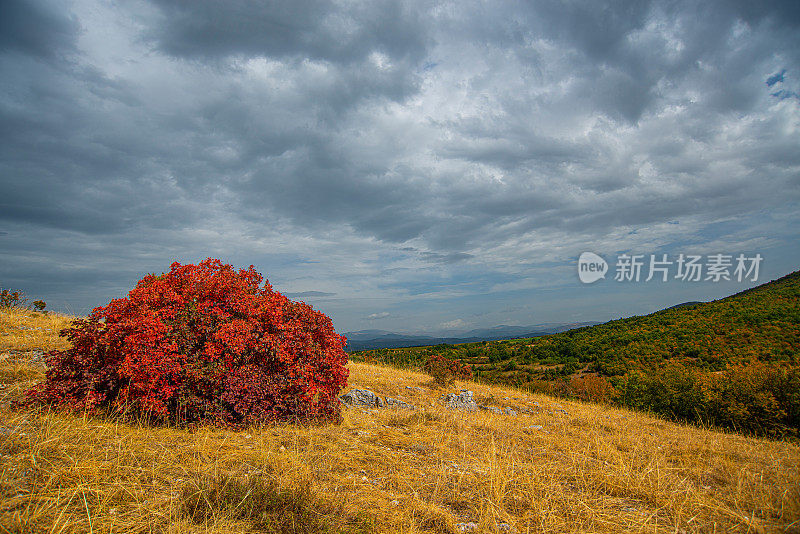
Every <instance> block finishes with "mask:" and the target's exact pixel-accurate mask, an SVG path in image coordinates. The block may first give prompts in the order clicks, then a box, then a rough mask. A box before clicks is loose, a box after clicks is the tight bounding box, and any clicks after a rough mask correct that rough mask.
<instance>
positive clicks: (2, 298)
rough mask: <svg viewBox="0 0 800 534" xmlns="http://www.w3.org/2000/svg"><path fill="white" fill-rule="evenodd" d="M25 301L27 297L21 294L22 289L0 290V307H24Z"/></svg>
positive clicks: (26, 301)
mask: <svg viewBox="0 0 800 534" xmlns="http://www.w3.org/2000/svg"><path fill="white" fill-rule="evenodd" d="M27 303H28V299H26V298H25V297H24V296H23V295H22V291H12V290H10V289H3V290H0V308H24V307H26V306H27Z"/></svg>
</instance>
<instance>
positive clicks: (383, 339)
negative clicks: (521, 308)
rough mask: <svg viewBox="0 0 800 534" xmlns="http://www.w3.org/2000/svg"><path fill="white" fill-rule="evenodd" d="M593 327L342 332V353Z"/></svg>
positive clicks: (557, 325) (552, 325)
mask: <svg viewBox="0 0 800 534" xmlns="http://www.w3.org/2000/svg"><path fill="white" fill-rule="evenodd" d="M596 324H599V323H598V322H596V321H590V322H584V323H544V324H537V325H530V326H509V325H499V326H494V327H491V328H482V329H481V328H479V329H474V330H469V331H467V332H459V333H456V334H454V335H452V336H430V335H421V334H398V333H396V332H389V331H387V330H359V331H358V332H345V333H344V336H345V337H347V349H346V350H347V351H348V352H355V351H359V350H369V349H396V348H403V347H419V346H426V345H439V344H442V343H445V344H448V345H453V344H457V343H474V342H476V341H494V340H498V339H517V338H524V337H537V336H544V335H547V334H557V333H559V332H566V331H567V330H572V329H573V328H580V327H582V326H592V325H596Z"/></svg>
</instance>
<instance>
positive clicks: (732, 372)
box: [703, 360, 800, 436]
mask: <svg viewBox="0 0 800 534" xmlns="http://www.w3.org/2000/svg"><path fill="white" fill-rule="evenodd" d="M703 389H704V393H705V397H706V402H707V416H708V418H709V420H710V421H711V422H713V423H714V424H716V425H718V426H725V427H730V428H735V429H737V430H743V431H746V432H751V433H755V434H765V435H773V436H774V435H782V434H797V432H798V430H800V369H799V368H797V367H789V366H778V365H770V364H766V363H764V362H761V361H758V360H754V361H750V362H747V363H746V364H737V365H729V366H728V367H727V368H726V369H725V370H724V371H723V372H721V373H715V374H713V375H709V376H708V378H707V380H706V381H705V383H704V384H703Z"/></svg>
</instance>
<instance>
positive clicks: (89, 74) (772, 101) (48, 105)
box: [0, 0, 800, 330]
mask: <svg viewBox="0 0 800 534" xmlns="http://www.w3.org/2000/svg"><path fill="white" fill-rule="evenodd" d="M799 26H800V8H798V5H797V3H796V2H771V3H770V2H768V3H759V4H758V8H757V9H756V7H755V4H752V3H749V2H722V1H720V2H703V3H697V2H638V1H636V2H613V3H604V2H569V3H564V2H558V1H555V0H553V1H551V0H543V1H537V2H530V3H514V2H496V3H491V4H488V3H483V2H469V1H467V2H449V3H448V2H424V1H420V2H400V1H391V0H380V1H376V2H365V3H357V2H313V1H300V2H291V3H287V2H247V1H244V0H236V1H231V2H215V1H211V0H201V1H197V2H191V3H187V2H179V1H170V0H153V1H126V2H120V3H114V4H108V3H105V2H94V1H91V0H85V1H83V0H82V1H75V2H55V1H28V2H25V1H20V0H13V1H7V2H3V4H2V6H0V285H2V286H3V287H6V286H9V287H19V288H22V289H24V290H25V291H26V292H27V293H29V294H32V295H35V296H40V297H42V298H45V299H46V300H48V302H51V303H53V305H54V306H56V307H59V308H61V309H69V310H71V311H75V312H78V313H83V312H84V311H86V310H87V309H90V308H91V307H93V306H96V305H101V304H104V303H105V302H107V301H108V299H110V298H113V297H116V296H120V295H121V294H124V292H125V291H126V290H127V289H129V288H130V287H131V286H132V284H133V283H134V282H135V280H137V279H138V278H140V277H141V276H142V275H143V274H145V273H147V272H160V271H163V270H166V269H167V268H168V267H169V264H170V263H171V262H172V261H175V260H177V261H183V262H190V261H191V262H195V261H198V260H202V259H204V258H205V257H207V256H212V257H219V258H221V259H223V260H225V261H227V262H230V263H234V264H236V265H238V266H247V265H250V264H254V265H255V266H256V267H257V268H258V270H259V271H261V272H263V273H264V274H265V276H267V277H268V278H269V279H270V282H271V283H273V285H274V286H275V287H276V288H277V289H278V290H281V291H285V292H287V293H288V294H290V295H296V296H297V297H298V298H299V297H302V298H307V299H308V300H310V301H318V304H317V305H319V306H321V307H323V309H324V310H325V311H327V312H329V313H331V314H332V315H333V316H334V320H335V322H336V324H337V328H339V329H356V328H358V327H359V325H360V322H361V321H363V320H364V318H365V317H367V318H369V321H370V324H372V325H374V324H376V323H379V321H380V320H382V319H385V320H386V321H387V323H386V324H384V323H381V327H384V326H386V327H387V329H393V328H394V329H400V330H402V329H406V330H408V329H415V328H416V329H419V328H424V327H425V325H429V324H435V325H441V324H448V325H462V323H463V326H464V327H465V328H466V327H468V326H492V324H493V323H492V322H493V321H501V320H502V321H514V320H516V321H521V322H523V323H524V322H526V321H535V322H547V321H549V320H551V319H552V320H563V319H567V318H569V317H567V316H568V315H569V312H567V311H561V312H556V311H554V312H553V314H554V315H553V316H550V315H547V314H545V313H544V312H543V310H542V309H541V308H537V307H536V306H533V307H530V306H528V305H527V303H526V302H525V301H526V300H530V299H531V298H534V297H533V296H532V295H533V293H530V292H531V291H535V290H537V289H541V288H545V289H546V288H549V287H570V284H573V285H574V284H575V276H574V272H573V271H574V269H573V267H574V261H575V258H577V256H578V254H580V252H581V251H583V250H594V251H596V252H598V253H605V254H614V253H618V252H620V251H629V250H638V251H640V252H641V253H648V254H649V253H655V252H672V251H676V250H681V251H683V250H688V249H689V248H694V249H698V250H699V249H710V248H713V247H723V248H725V247H727V248H726V250H720V252H752V251H755V250H758V251H760V252H762V253H764V254H770V251H772V252H771V256H770V258H772V260H771V263H768V264H765V268H766V269H768V270H769V269H772V271H768V272H770V273H771V274H774V275H775V276H778V275H781V274H785V272H788V271H787V270H794V269H796V268H797V263H798V259H800V254H799V253H798V252H796V251H793V250H794V249H795V248H796V242H797V237H798V236H797V233H796V230H795V228H796V226H797V223H798V209H797V205H798V200H800V98H798V97H797V95H798V93H800V31H798V30H799V29H800V28H799ZM653 291H656V290H655V289H653ZM660 291H662V292H664V294H662V295H661V296H660V297H658V296H657V295H656V294H655V293H653V297H652V298H653V299H654V300H653V302H656V301H658V299H659V298H661V299H666V298H672V297H668V296H667V294H668V293H669V292H668V291H666V289H665V288H664V287H662V288H660ZM687 291H688V290H687ZM704 291H706V295H707V296H708V297H709V298H710V297H711V296H715V295H716V294H713V291H721V289H719V290H718V289H706V290H704ZM515 292H516V296H514V294H515ZM712 294H713V295H712ZM515 298H516V299H519V301H514V299H515ZM576 298H577V297H576ZM591 298H592V299H593V300H592V301H591V305H590V308H591V309H589V310H588V311H587V312H586V313H589V314H590V316H589V317H586V318H587V319H603V318H605V317H604V316H602V314H603V313H608V312H607V311H606V308H607V307H608V306H609V305H610V304H609V303H610V302H611V300H603V297H602V296H597V295H595V296H592V297H591ZM631 298H633V297H631ZM687 300H698V298H688V299H687ZM642 302H644V300H642ZM648 302H649V301H648ZM658 302H660V301H658ZM523 304H525V305H524V306H523ZM642 305H643V306H644V305H645V304H642ZM565 306H566V305H565ZM511 307H515V308H517V309H523V308H524V309H525V310H531V309H532V310H535V311H532V312H530V314H533V315H530V314H529V315H526V316H525V317H517V318H513V317H512V318H509V317H508V315H507V314H505V312H504V311H503V310H508V309H510V308H511ZM454 308H457V309H459V310H461V309H462V308H463V313H460V312H458V313H456V312H454V311H453V309H454ZM422 309H424V310H425V311H424V312H422V311H420V310H422ZM487 309H488V310H490V311H491V310H497V311H496V312H495V313H491V312H487ZM552 309H553V310H556V309H557V308H556V307H555V306H553V308H552ZM566 309H567V308H564V310H566ZM592 309H594V310H595V311H596V312H595V315H591V314H592V311H591V310H592ZM626 309H627V308H626ZM633 311H636V310H633ZM526 313H528V312H526ZM559 313H560V314H561V315H559ZM454 316H456V318H454ZM478 316H480V320H481V321H486V323H485V324H483V323H481V324H478V323H475V322H472V323H469V324H467V323H464V321H462V319H460V318H458V317H464V318H466V317H478ZM390 322H391V324H390Z"/></svg>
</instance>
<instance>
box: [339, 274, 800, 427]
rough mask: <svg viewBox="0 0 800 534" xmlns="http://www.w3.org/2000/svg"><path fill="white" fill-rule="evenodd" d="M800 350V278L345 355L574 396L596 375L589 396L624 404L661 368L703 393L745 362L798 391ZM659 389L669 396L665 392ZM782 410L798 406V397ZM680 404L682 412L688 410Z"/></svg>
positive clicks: (638, 402)
mask: <svg viewBox="0 0 800 534" xmlns="http://www.w3.org/2000/svg"><path fill="white" fill-rule="evenodd" d="M799 349H800V271H798V272H794V273H792V274H790V275H788V276H785V277H783V278H780V279H778V280H775V281H772V282H769V283H766V284H763V285H761V286H758V287H756V288H753V289H750V290H747V291H743V292H741V293H737V294H735V295H732V296H730V297H727V298H724V299H720V300H716V301H713V302H707V303H697V304H687V305H680V306H678V307H673V308H668V309H665V310H661V311H659V312H656V313H652V314H650V315H646V316H637V317H630V318H627V319H620V320H616V321H610V322H608V323H604V324H601V325H596V326H590V327H585V328H578V329H575V330H570V331H568V332H565V333H561V334H556V335H551V336H545V337H539V338H534V339H518V340H509V341H497V342H489V343H469V344H463V345H457V346H445V345H438V346H435V347H422V348H414V349H395V350H376V351H369V352H361V353H353V354H351V357H352V358H354V359H356V360H359V361H378V362H385V363H390V364H392V365H396V366H401V367H411V368H414V367H419V366H420V365H421V363H422V362H424V360H425V359H426V358H427V356H428V355H429V354H433V353H439V354H442V355H444V356H446V357H448V358H452V359H458V360H461V361H462V362H464V363H467V364H469V365H471V366H472V369H473V373H474V375H475V376H476V377H477V378H478V379H479V380H483V381H486V382H489V383H500V384H509V385H517V386H524V387H528V388H533V389H537V390H540V391H548V392H550V393H557V394H566V395H570V394H574V393H575V391H574V390H575V389H576V388H577V389H578V390H581V389H583V390H585V389H586V388H585V387H584V386H585V384H581V383H577V384H573V385H574V386H576V387H572V388H570V383H571V381H573V380H576V379H582V378H584V377H587V376H597V377H599V378H601V379H603V380H602V381H598V380H595V381H594V385H597V384H599V385H597V388H599V390H600V391H599V392H596V394H593V396H594V397H596V398H595V400H605V397H613V396H614V392H616V393H617V395H616V396H617V397H622V396H623V394H622V392H621V389H624V388H628V389H630V388H629V387H628V386H630V384H631V380H639V378H640V377H641V376H643V378H642V380H645V381H646V380H650V379H652V377H654V376H655V377H658V376H660V375H661V374H663V373H664V372H666V371H665V369H675V370H677V371H676V374H683V375H686V376H688V377H690V378H691V380H692V381H693V383H692V384H691V385H690V386H691V387H689V386H687V388H688V389H692V388H695V387H696V388H697V389H701V382H702V381H703V380H706V379H708V378H709V377H713V376H714V373H719V372H723V371H727V370H728V369H729V366H731V365H733V366H735V365H737V364H740V365H742V366H746V365H747V364H748V362H751V361H758V362H762V363H763V364H764V365H766V366H768V369H767V371H765V372H773V371H774V372H778V371H776V370H777V369H780V372H781V373H784V374H785V373H786V372H789V375H787V376H786V377H784V378H781V377H778V379H780V380H785V381H789V382H790V383H791V384H789V385H792V384H794V387H795V388H797V387H800V386H798V384H795V383H793V382H792V381H793V380H795V381H796V380H797V376H796V375H797V372H796V370H797V368H798V367H800V350H799ZM787 370H788V371H787ZM642 373H643V375H642ZM667 379H668V378H664V380H667ZM776 380H777V379H776ZM638 385H639V384H638V383H637V387H638ZM784 385H785V384H784ZM606 386H609V387H606ZM656 386H659V384H656ZM660 386H664V387H665V388H666V389H669V387H670V384H660ZM610 387H613V388H614V389H610ZM631 387H633V386H631ZM776 387H777V386H776ZM597 388H595V389H597ZM639 389H641V388H639ZM655 389H658V387H655ZM603 391H605V393H603ZM584 393H586V392H585V391H584ZM654 394H655V392H654ZM587 395H588V393H587ZM591 396H592V395H590V397H591ZM623 400H624V399H623ZM628 401H630V402H627V401H626V402H627V403H628V405H631V406H640V407H644V408H649V409H654V410H656V411H660V412H662V413H665V414H666V415H676V416H680V417H683V418H688V419H691V418H692V417H694V416H693V415H692V414H691V413H683V414H676V413H671V412H670V411H675V407H674V406H668V407H659V406H656V405H654V404H653V403H652V402H650V401H651V399H639V398H637V399H630V398H629V399H628ZM787 402H790V403H792V402H793V403H795V404H797V403H798V402H800V401H798V399H796V398H795V399H793V400H792V399H790V400H788V401H787ZM687 406H688V409H689V410H693V409H694V408H695V407H694V406H691V404H689V405H687ZM798 417H800V414H798V413H796V412H793V413H791V414H788V415H787V418H788V420H792V421H794V423H793V425H794V427H795V428H797V426H798V425H800V419H798ZM736 424H740V423H736ZM728 426H731V425H728ZM732 426H736V425H733V424H732ZM752 430H758V429H757V428H754V429H752Z"/></svg>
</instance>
